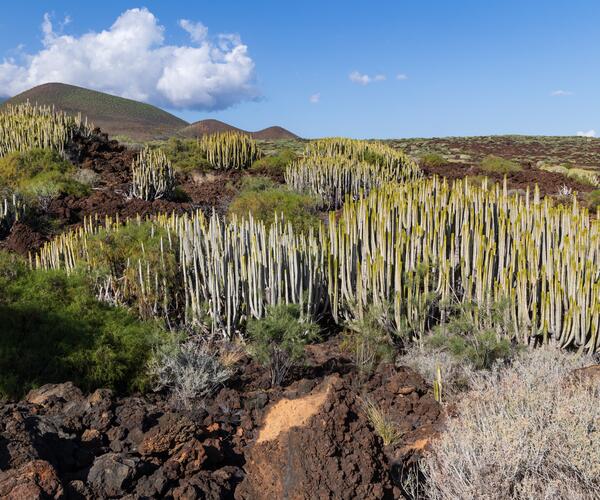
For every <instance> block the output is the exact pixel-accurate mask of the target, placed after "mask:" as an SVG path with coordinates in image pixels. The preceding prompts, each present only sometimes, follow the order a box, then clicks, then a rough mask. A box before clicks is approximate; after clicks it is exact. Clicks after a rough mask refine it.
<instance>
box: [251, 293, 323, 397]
mask: <svg viewBox="0 0 600 500" xmlns="http://www.w3.org/2000/svg"><path fill="white" fill-rule="evenodd" d="M247 331H248V335H249V337H250V341H251V343H250V351H251V353H252V356H253V357H254V358H255V359H256V360H257V361H258V362H259V363H261V364H262V365H263V366H266V367H268V368H269V371H270V373H271V385H272V386H276V385H281V384H282V383H283V382H284V380H285V377H286V375H287V373H288V371H289V370H290V368H292V366H294V365H295V364H297V363H299V362H300V361H302V359H303V358H304V346H305V345H306V344H307V343H309V342H312V341H314V340H316V339H318V338H319V328H318V326H317V325H316V324H314V323H309V322H302V321H301V318H300V308H299V307H298V306H296V305H292V304H289V305H285V304H283V305H278V306H274V307H270V308H269V310H268V312H267V316H266V317H265V318H263V319H259V320H257V319H251V320H250V321H249V322H248V327H247Z"/></svg>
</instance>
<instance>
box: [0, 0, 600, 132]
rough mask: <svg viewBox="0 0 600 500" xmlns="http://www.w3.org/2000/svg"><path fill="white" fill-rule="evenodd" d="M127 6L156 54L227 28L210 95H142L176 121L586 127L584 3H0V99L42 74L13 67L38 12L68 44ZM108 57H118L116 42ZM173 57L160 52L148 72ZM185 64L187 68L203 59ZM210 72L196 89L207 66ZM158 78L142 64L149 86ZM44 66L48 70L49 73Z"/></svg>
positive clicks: (37, 42) (594, 98)
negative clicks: (221, 66) (156, 28)
mask: <svg viewBox="0 0 600 500" xmlns="http://www.w3.org/2000/svg"><path fill="white" fill-rule="evenodd" d="M141 7H145V8H147V11H148V12H149V13H151V14H152V15H153V16H154V17H155V18H156V23H158V25H160V26H163V27H164V40H163V41H162V42H160V43H159V45H162V46H172V47H193V46H199V45H202V44H207V45H206V46H207V47H208V48H209V49H211V50H212V49H216V47H218V41H217V36H218V34H224V33H235V34H237V35H239V37H240V40H236V41H232V42H231V45H230V46H228V48H226V49H224V52H223V53H221V55H220V56H217V57H226V56H227V54H231V53H233V52H229V51H233V50H235V47H238V48H239V47H240V46H245V47H246V48H245V52H244V54H242V55H240V56H239V57H240V58H239V59H238V60H236V62H235V63H232V65H231V67H229V68H228V71H229V70H230V71H229V72H228V73H226V74H224V75H220V76H219V78H222V80H212V81H213V83H214V82H215V81H217V82H218V87H214V86H213V87H210V88H209V89H208V90H207V88H206V87H205V86H203V85H204V84H202V85H200V84H198V85H195V82H194V78H191V80H190V84H189V85H191V86H193V91H190V92H191V94H190V95H189V96H188V97H186V98H184V97H182V96H183V94H185V93H186V92H187V90H188V87H186V86H185V85H184V84H183V83H182V82H181V81H178V79H179V78H178V76H177V75H179V74H180V73H175V76H174V77H171V79H169V80H168V81H166V83H165V81H162V80H161V81H162V83H160V84H158V87H160V89H159V90H156V89H152V91H151V92H150V93H148V95H149V97H148V98H147V99H146V100H149V101H151V102H154V103H157V104H160V105H161V106H163V107H166V108H169V109H170V110H172V111H173V112H175V113H176V114H178V115H179V116H182V117H183V118H185V119H187V120H189V121H194V120H197V119H203V118H216V119H220V120H224V121H227V122H229V123H232V124H234V125H236V126H239V127H242V128H246V129H250V130H256V129H260V128H262V127H266V126H269V125H272V124H279V125H282V126H284V127H286V128H289V129H290V130H293V131H294V132H296V133H298V134H300V135H302V136H305V137H316V136H324V135H345V136H352V137H379V138H389V137H431V136H449V135H488V134H506V133H516V134H536V135H574V134H576V133H577V132H588V131H591V130H598V131H599V132H600V99H598V94H599V93H600V85H599V84H600V66H599V65H598V47H599V46H600V30H599V29H598V26H599V25H600V2H594V1H571V2H558V1H552V0H547V1H544V2H542V1H523V0H522V1H520V2H518V1H512V0H504V1H488V2H482V1H470V0H467V1H464V0H462V1H460V2H459V1H453V2H450V1H428V2H414V1H413V2H407V1H398V0H397V1H389V2H388V1H381V2H375V1H372V2H358V1H343V2H342V1H327V2H325V1H306V0H305V1H302V2H281V1H278V2H275V1H253V2H241V1H240V2H232V1H230V2H214V1H213V2H207V1H195V2H190V1H185V2H184V1H178V0H171V1H169V2H164V1H163V2H158V1H146V2H144V3H129V2H127V3H126V2H115V1H104V2H80V1H77V2H76V1H53V2H39V1H35V2H34V1H21V2H19V3H13V4H12V5H4V6H3V7H2V11H3V15H2V17H1V18H0V61H1V60H2V59H5V60H6V61H9V62H10V66H9V65H7V64H5V65H4V67H2V66H0V93H2V90H3V88H4V89H8V90H10V89H12V90H13V93H14V89H17V88H19V89H20V87H19V86H18V85H17V84H15V83H14V82H15V81H16V80H17V78H16V77H15V76H14V75H17V74H18V75H20V76H19V78H20V79H21V80H20V81H22V82H21V83H19V85H21V86H24V85H25V83H23V82H27V81H32V80H31V78H37V79H38V80H39V79H40V78H42V79H43V78H45V75H41V76H40V74H39V70H35V71H34V70H32V69H31V67H29V66H28V62H27V55H28V56H29V57H31V56H35V55H36V54H38V53H39V52H40V51H42V50H43V49H44V34H43V32H42V28H41V25H42V21H43V19H44V14H45V13H47V12H49V13H50V14H51V16H50V17H49V20H50V21H51V23H52V33H51V35H50V36H52V37H54V38H53V40H57V39H58V37H60V36H62V35H64V34H66V35H70V36H72V37H74V38H75V39H79V37H81V35H83V34H85V33H89V32H94V33H98V32H100V31H102V30H108V29H110V27H111V26H112V25H113V23H115V20H116V19H117V18H119V16H120V15H121V14H123V13H124V12H125V11H127V10H128V9H132V8H141ZM67 16H68V18H69V19H70V22H68V23H67V24H66V25H65V26H64V27H63V26H61V24H62V23H63V21H64V20H65V18H66V17H67ZM181 19H186V20H188V21H189V22H190V23H192V24H193V23H196V22H200V23H202V25H203V26H204V27H206V28H207V29H208V35H205V34H202V33H201V34H199V35H198V37H197V40H196V42H197V43H194V42H193V41H190V33H188V32H186V31H185V30H184V29H182V28H181V26H180V24H179V23H180V20H181ZM132 22H133V23H135V22H137V21H136V20H135V19H133V21H132ZM130 24H131V23H128V24H127V26H128V27H130ZM196 27H200V28H201V26H200V25H196ZM195 33H197V32H195ZM232 40H233V39H232ZM48 43H51V44H52V43H54V42H48V41H46V44H48ZM46 48H47V45H46ZM55 49H56V50H59V49H57V48H56V47H55ZM113 49H114V50H115V51H117V54H116V56H115V57H118V50H120V49H119V47H118V46H115V47H113ZM141 50H145V49H141ZM177 54H179V52H177V51H175V52H172V53H169V54H166V55H164V62H163V63H161V64H163V66H165V67H166V66H168V65H170V64H171V62H170V61H171V59H173V57H179V56H178V55H177ZM190 54H191V53H190ZM46 56H47V57H46ZM46 56H45V59H44V61H45V63H44V66H43V67H44V68H45V70H44V71H50V70H52V68H51V67H50V70H48V68H49V65H50V66H51V65H52V64H53V60H52V59H51V57H52V54H51V53H49V54H46ZM94 57H95V58H96V59H97V58H99V56H94ZM190 57H192V56H191V55H190ZM49 58H50V59H49ZM65 60H66V61H69V62H68V63H67V64H65ZM193 60H194V61H196V62H195V63H194V64H198V65H199V66H198V68H199V69H198V71H201V70H202V68H201V66H202V65H203V64H205V63H204V62H202V61H200V62H198V59H193ZM6 61H5V63H6ZM57 61H58V62H56V64H57V65H58V66H61V65H62V67H63V68H62V69H64V67H65V66H70V65H71V61H70V59H69V58H68V56H67V58H66V59H63V60H60V59H57ZM189 61H192V59H186V58H181V59H180V60H179V63H180V65H179V66H178V67H177V68H176V69H178V70H182V68H183V70H184V71H187V70H189V71H192V70H193V71H192V73H190V74H188V75H187V77H193V76H194V71H196V68H195V67H193V68H192V67H191V66H190V62H189ZM209 62H211V61H209ZM77 64H79V61H74V62H73V63H72V65H73V66H74V67H76V66H77ZM81 64H82V65H83V66H82V67H83V68H84V69H85V64H88V63H84V62H82V63H81ZM89 64H92V63H89ZM211 67H212V68H213V69H214V72H213V73H211V71H213V70H212V69H210V68H209V69H208V70H206V71H207V73H206V76H207V80H206V82H207V83H206V85H209V83H208V82H209V80H210V79H211V78H214V77H215V75H216V74H217V73H216V71H218V70H217V69H215V68H216V67H217V66H211ZM2 68H3V69H2ZM69 69H70V68H69ZM163 69H164V68H163V67H162V66H161V67H157V68H153V71H154V70H156V71H155V74H156V75H158V76H157V77H156V78H157V79H158V78H159V76H160V75H159V73H160V71H162V70H163ZM2 71H4V80H3V73H2ZM56 71H58V73H51V74H63V73H61V68H60V67H59V68H58V69H57V70H56ZM82 71H83V70H82ZM202 71H203V70H202ZM353 72H358V74H359V75H357V77H356V78H354V80H360V79H361V78H362V79H363V83H365V82H364V80H367V79H368V80H369V83H367V84H361V83H360V82H357V81H352V79H351V78H350V75H351V74H352V73H353ZM72 73H73V75H75V76H71V78H81V76H78V73H77V72H76V71H75V70H73V72H72ZM121 73H123V70H121ZM153 74H154V73H153ZM365 75H368V77H367V76H365ZM377 75H383V76H385V79H383V77H381V76H380V77H379V78H378V77H377ZM398 75H405V77H404V79H398V78H397V76H398ZM101 76H102V77H103V76H104V74H102V75H101ZM135 78H136V76H135V75H134V71H133V70H132V76H131V82H134V81H135ZM137 78H138V79H140V81H141V83H140V85H142V86H143V85H144V84H145V83H146V82H145V80H146V79H145V78H143V76H140V74H138V75H137ZM149 79H150V78H148V80H149ZM38 80H36V81H38ZM183 80H185V78H182V81H183ZM196 80H197V79H196ZM185 81H187V80H185ZM71 83H79V81H75V82H71ZM93 83H94V82H91V83H89V84H88V85H87V86H93ZM196 83H197V82H196ZM129 84H130V82H129V80H127V81H125V80H124V79H123V74H121V75H120V77H119V75H116V76H115V79H109V80H107V81H106V82H104V83H103V84H102V85H104V86H103V87H102V88H100V90H106V89H107V88H113V87H114V88H115V89H116V90H115V92H114V93H117V92H118V93H120V94H121V95H130V96H131V95H134V94H132V92H134V91H133V90H131V89H129V88H126V87H127V85H129ZM132 85H133V83H132ZM194 85H195V86H194ZM107 86H108V87H107ZM111 86H113V87H111ZM223 89H225V90H223ZM8 90H5V92H4V93H10V92H8ZM145 90H147V89H145ZM553 94H559V95H553ZM186 95H187V94H186ZM317 95H318V98H317V97H316V96H317ZM311 96H312V97H313V98H312V101H318V102H311ZM211 99H212V100H211ZM207 102H210V103H212V104H207ZM227 106H228V107H227ZM224 107H226V109H219V108H224ZM186 108H195V109H193V110H191V109H186ZM209 109H213V110H212V111H211V110H209ZM214 109H216V110H214Z"/></svg>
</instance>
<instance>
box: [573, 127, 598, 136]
mask: <svg viewBox="0 0 600 500" xmlns="http://www.w3.org/2000/svg"><path fill="white" fill-rule="evenodd" d="M577 135H578V136H579V137H596V131H595V130H594V129H591V130H588V131H587V132H577Z"/></svg>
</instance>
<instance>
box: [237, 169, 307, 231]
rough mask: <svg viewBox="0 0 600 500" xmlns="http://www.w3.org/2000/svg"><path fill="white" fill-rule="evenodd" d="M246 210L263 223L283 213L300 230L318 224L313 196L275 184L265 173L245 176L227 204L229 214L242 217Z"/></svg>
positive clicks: (271, 220) (269, 222)
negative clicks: (264, 175) (236, 192)
mask: <svg viewBox="0 0 600 500" xmlns="http://www.w3.org/2000/svg"><path fill="white" fill-rule="evenodd" d="M248 213H252V215H253V217H254V218H256V219H258V220H262V221H264V222H265V223H266V224H271V223H272V222H273V221H274V220H275V216H276V215H275V214H277V216H280V215H281V214H283V218H284V219H285V221H286V222H291V223H292V225H293V226H294V228H295V229H298V230H300V231H307V230H308V229H309V228H311V227H312V228H317V227H318V225H319V218H318V216H317V213H318V212H317V201H316V200H315V199H314V198H313V197H311V196H307V195H303V194H299V193H295V192H293V191H290V190H288V189H287V188H286V187H276V186H275V184H274V183H273V181H271V180H270V179H268V178H265V177H248V178H246V179H245V180H244V183H243V184H242V189H241V191H240V193H239V194H238V196H236V197H235V198H234V199H233V201H232V202H231V204H230V205H229V215H237V216H239V217H246V216H247V215H248Z"/></svg>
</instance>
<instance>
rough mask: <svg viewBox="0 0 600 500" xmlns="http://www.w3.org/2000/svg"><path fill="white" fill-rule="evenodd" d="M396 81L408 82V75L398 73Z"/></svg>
mask: <svg viewBox="0 0 600 500" xmlns="http://www.w3.org/2000/svg"><path fill="white" fill-rule="evenodd" d="M396 80H408V75H405V74H404V73H398V74H397V75H396Z"/></svg>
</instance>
